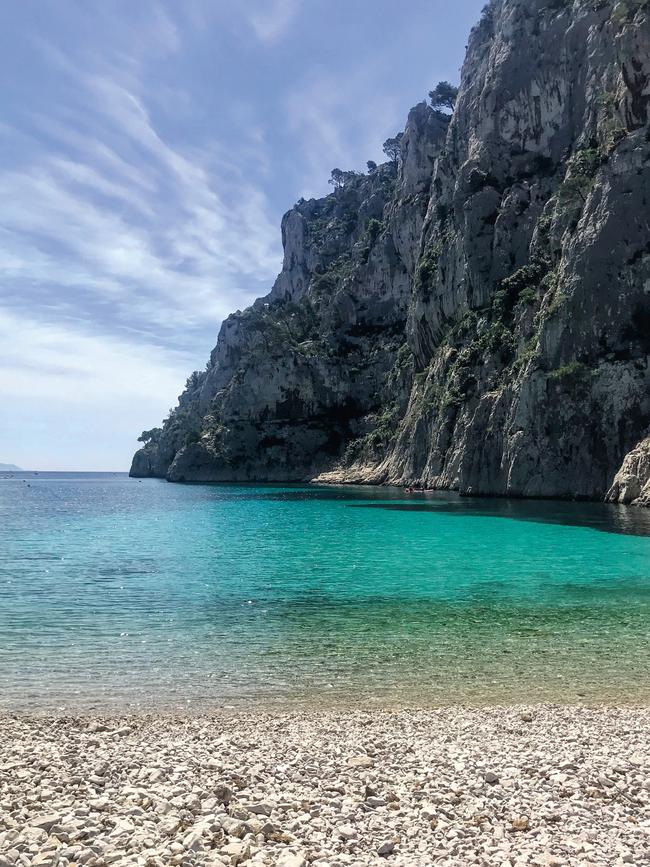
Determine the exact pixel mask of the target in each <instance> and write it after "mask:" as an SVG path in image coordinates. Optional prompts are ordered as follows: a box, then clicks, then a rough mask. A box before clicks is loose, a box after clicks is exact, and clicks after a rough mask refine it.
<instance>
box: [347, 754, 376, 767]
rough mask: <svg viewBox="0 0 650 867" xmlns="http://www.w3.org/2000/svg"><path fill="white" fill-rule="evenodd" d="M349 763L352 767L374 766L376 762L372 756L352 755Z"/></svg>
mask: <svg viewBox="0 0 650 867" xmlns="http://www.w3.org/2000/svg"><path fill="white" fill-rule="evenodd" d="M347 763H348V766H349V767H351V768H372V767H374V764H375V763H374V761H373V760H372V759H371V758H370V756H351V757H350V758H349V759H348V762H347Z"/></svg>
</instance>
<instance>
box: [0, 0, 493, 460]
mask: <svg viewBox="0 0 650 867" xmlns="http://www.w3.org/2000/svg"><path fill="white" fill-rule="evenodd" d="M484 2H485V0H457V2H456V3H454V4H449V2H448V0H409V3H408V4H406V6H403V5H402V6H400V4H397V3H395V2H387V0H182V2H179V0H21V2H19V3H9V2H7V3H1V4H0V85H1V92H2V112H1V113H0V203H1V204H0V280H1V282H0V401H1V410H0V462H4V463H15V464H18V465H20V466H21V467H23V468H26V469H40V470H96V471H99V470H103V471H121V470H127V469H128V467H129V464H130V460H131V456H132V454H133V451H134V450H135V449H136V448H137V447H138V443H137V442H136V440H137V437H138V435H139V434H140V432H141V431H142V430H143V429H147V428H151V427H154V426H156V425H159V424H160V422H161V421H162V419H163V418H164V417H165V416H166V414H167V412H168V410H169V409H170V407H172V406H174V405H175V404H176V398H177V395H178V394H179V393H180V392H181V391H182V388H183V385H184V383H185V380H186V379H187V377H188V376H189V374H190V373H191V372H192V371H193V370H195V369H199V370H200V369H203V368H204V367H205V363H206V361H207V359H208V357H209V354H210V351H211V349H212V348H213V346H214V344H215V342H216V336H217V333H218V330H219V325H220V323H221V321H222V319H223V318H224V317H226V316H227V315H228V314H229V313H231V312H233V311H234V310H237V309H243V308H244V307H246V306H247V305H248V304H250V303H251V302H252V301H253V300H254V299H255V298H256V297H258V296H260V295H265V294H266V293H267V292H268V291H269V290H270V288H271V286H272V284H273V280H274V278H275V276H276V274H277V272H278V270H279V268H280V265H281V261H282V245H281V237H280V220H281V217H282V214H283V213H284V212H285V211H286V210H288V209H289V208H290V207H291V206H292V204H294V203H295V202H296V201H297V200H298V199H299V198H300V197H301V196H304V197H305V198H309V197H310V196H321V195H325V194H327V193H328V191H329V190H330V189H331V188H328V184H327V180H328V178H329V174H330V171H331V169H332V168H334V167H335V166H337V167H340V168H342V169H357V170H363V169H365V164H366V161H367V160H369V159H374V160H376V161H377V162H380V161H382V159H383V157H382V153H381V144H382V142H383V141H384V140H385V139H386V138H387V137H388V136H389V135H394V134H395V133H396V132H398V131H399V130H401V129H403V127H404V124H405V121H406V115H407V113H408V109H409V108H410V107H411V106H412V105H415V104H416V103H417V102H420V101H422V100H423V99H425V98H426V95H427V93H428V91H429V90H430V89H431V88H432V87H433V86H434V85H435V84H436V83H437V82H438V81H439V80H450V81H452V82H458V79H459V69H460V65H461V63H462V59H463V54H464V48H465V45H466V42H467V36H468V33H469V30H470V28H471V26H472V25H473V24H474V23H475V22H476V21H477V20H478V17H479V14H480V10H481V8H482V6H483V5H484ZM450 7H451V8H450ZM405 9H407V10H408V12H406V11H405Z"/></svg>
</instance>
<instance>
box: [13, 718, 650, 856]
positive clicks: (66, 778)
mask: <svg viewBox="0 0 650 867" xmlns="http://www.w3.org/2000/svg"><path fill="white" fill-rule="evenodd" d="M648 863H650V710H649V709H647V708H612V707H608V708H584V707H575V708H572V707H560V706H535V707H523V706H521V707H507V708H504V707H489V708H444V709H440V710H426V711H424V710H422V711H420V710H395V711H389V710H372V711H370V710H368V711H362V710H349V711H341V710H336V711H334V710H325V711H322V712H315V711H309V712H302V711H290V712H286V713H279V712H272V713H271V712H267V711H263V710H262V711H258V712H252V711H247V712H234V711H226V710H219V711H217V712H214V713H211V714H209V713H205V714H202V715H193V716H190V715H187V716H182V715H174V714H164V715H163V714H152V715H140V716H128V717H116V716H111V717H101V716H90V715H85V716H56V715H49V716H44V715H28V714H5V715H3V716H0V867H19V865H20V867H22V865H32V864H33V865H44V867H76V865H85V867H108V865H113V867H126V865H142V867H166V865H183V867H194V865H215V867H216V865H238V864H246V865H251V867H253V865H269V867H270V865H275V867H309V865H313V867H339V865H394V867H420V865H422V867H424V865H433V864H444V865H457V867H465V865H484V867H492V865H495V867H522V865H539V867H562V865H567V867H568V865H581V867H601V865H602V867H613V865H617V867H618V865H627V864H635V865H644V864H648Z"/></svg>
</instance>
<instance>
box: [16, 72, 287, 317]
mask: <svg viewBox="0 0 650 867" xmlns="http://www.w3.org/2000/svg"><path fill="white" fill-rule="evenodd" d="M78 83H79V85H80V88H81V90H82V92H83V93H84V100H83V102H84V103H85V104H86V105H92V106H96V109H95V110H94V111H91V112H86V113H84V114H83V115H81V114H79V115H78V116H77V117H76V118H75V119H74V121H73V122H71V121H70V118H67V122H66V123H63V121H61V120H59V119H57V118H56V117H55V118H54V119H50V118H39V119H37V122H38V125H39V128H40V131H41V132H43V131H47V132H48V133H49V135H50V136H51V138H52V140H53V141H54V142H56V143H57V145H58V149H57V147H55V148H51V149H50V150H49V151H48V152H46V153H43V152H40V151H39V149H38V146H37V145H38V143H37V142H34V144H35V151H34V155H33V157H32V160H25V161H24V162H25V164H23V165H21V166H20V167H18V166H12V167H11V168H8V169H5V170H4V171H2V172H0V196H1V197H2V199H3V201H4V202H5V203H6V207H5V208H3V215H2V227H3V229H4V231H5V238H4V240H5V246H4V252H5V255H6V256H7V257H9V258H10V259H11V260H12V262H13V267H12V272H11V276H12V279H13V281H14V286H15V288H16V290H17V291H18V292H20V283H21V282H24V283H29V284H32V285H33V284H34V282H35V281H36V282H39V283H41V284H43V288H45V283H44V281H45V274H47V284H48V285H52V286H57V285H58V286H68V287H74V286H77V287H79V288H81V287H83V290H84V292H86V293H88V292H90V293H96V294H99V295H107V296H108V297H110V299H111V300H112V302H114V303H115V305H116V308H115V312H116V316H117V317H118V318H123V319H125V320H132V319H133V316H134V315H138V314H139V315H141V316H142V317H146V318H147V319H148V320H149V322H150V323H151V324H152V325H160V324H165V323H170V322H172V321H173V322H174V323H176V324H186V325H187V324H193V323H196V322H197V320H199V319H200V320H202V321H203V322H205V319H206V317H211V318H212V319H213V320H215V321H216V320H218V319H220V318H222V317H223V316H224V315H226V314H227V313H228V312H229V311H230V310H231V309H232V307H233V303H234V302H235V299H236V300H237V301H240V299H241V294H242V289H243V286H242V283H245V281H246V278H250V280H251V281H253V283H254V286H255V290H257V289H258V285H257V284H258V282H261V281H264V280H266V281H267V282H268V283H269V284H270V282H271V279H272V277H273V275H274V273H275V272H276V271H277V268H278V265H279V253H280V251H279V237H278V230H277V227H276V226H275V225H274V221H273V220H272V219H271V216H270V208H269V205H268V202H267V201H266V198H265V196H264V194H263V193H262V192H261V191H260V190H259V189H258V188H256V187H255V186H253V185H252V184H251V183H250V182H248V181H246V180H245V179H244V177H243V176H242V175H241V173H239V174H238V172H237V171H236V167H234V166H233V165H232V164H230V162H229V159H228V158H227V157H226V156H225V155H222V156H221V158H220V157H219V153H218V149H217V148H215V149H214V151H212V152H203V151H201V150H199V149H198V148H196V147H195V148H193V149H192V150H191V152H186V151H184V149H183V148H181V147H180V146H177V145H176V146H174V145H172V144H169V143H168V142H167V141H166V140H165V139H164V138H163V136H162V135H161V134H160V133H159V132H158V131H157V130H156V128H155V126H154V124H153V122H152V120H151V117H150V114H149V112H148V110H147V107H146V105H145V101H144V100H145V96H144V95H143V93H142V92H140V93H138V92H136V91H135V89H131V88H129V87H128V86H127V85H126V84H124V83H122V82H120V81H119V80H118V79H117V77H116V78H111V77H108V76H106V75H100V74H97V73H86V74H82V75H81V76H79V82H78ZM141 90H142V91H146V88H144V87H142V88H141ZM215 152H216V157H215Z"/></svg>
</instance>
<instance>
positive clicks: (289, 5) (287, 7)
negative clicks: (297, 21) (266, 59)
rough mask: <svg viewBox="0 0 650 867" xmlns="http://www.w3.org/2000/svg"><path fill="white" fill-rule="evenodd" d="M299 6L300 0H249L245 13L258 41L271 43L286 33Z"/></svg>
mask: <svg viewBox="0 0 650 867" xmlns="http://www.w3.org/2000/svg"><path fill="white" fill-rule="evenodd" d="M300 6H301V0H262V2H259V0H256V2H251V0H249V2H248V3H247V4H246V6H245V14H246V16H247V18H248V21H249V24H250V26H251V27H252V28H253V32H254V33H255V35H256V36H257V38H258V39H259V40H260V42H265V43H271V42H276V41H277V40H278V39H280V38H281V37H282V36H283V35H284V34H285V33H286V31H287V30H288V29H289V27H290V26H291V24H292V22H293V19H294V18H295V16H296V15H297V13H298V11H299V9H300Z"/></svg>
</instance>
